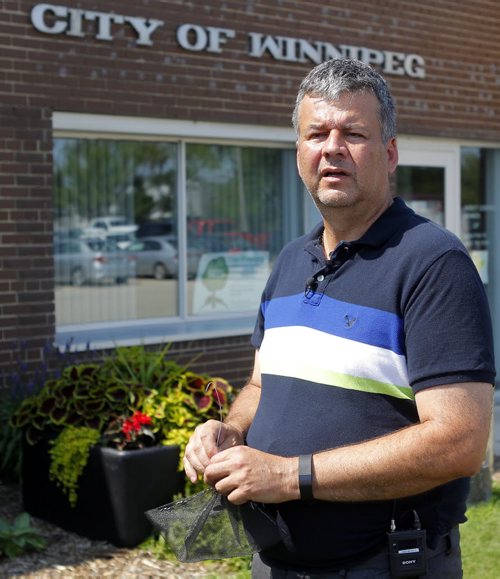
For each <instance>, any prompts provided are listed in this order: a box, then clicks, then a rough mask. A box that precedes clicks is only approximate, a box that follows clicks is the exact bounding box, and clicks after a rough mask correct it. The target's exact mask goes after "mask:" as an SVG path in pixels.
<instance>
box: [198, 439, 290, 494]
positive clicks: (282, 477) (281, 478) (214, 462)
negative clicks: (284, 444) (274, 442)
mask: <svg viewBox="0 0 500 579" xmlns="http://www.w3.org/2000/svg"><path fill="white" fill-rule="evenodd" d="M205 482H206V483H208V484H210V485H213V486H215V489H216V490H217V491H218V492H220V493H221V494H223V495H226V496H227V498H228V499H229V501H230V502H231V503H233V504H235V505H241V504H243V503H246V502H247V501H256V502H261V503H281V502H284V501H291V500H294V499H298V498H299V495H300V493H299V486H298V458H297V457H292V458H286V457H282V456H275V455H273V454H268V453H265V452H261V451H260V450H256V449H254V448H249V447H248V446H237V447H234V448H229V449H227V450H223V451H222V452H219V453H217V454H216V455H214V456H213V457H212V459H211V460H210V464H209V465H208V466H207V467H206V469H205Z"/></svg>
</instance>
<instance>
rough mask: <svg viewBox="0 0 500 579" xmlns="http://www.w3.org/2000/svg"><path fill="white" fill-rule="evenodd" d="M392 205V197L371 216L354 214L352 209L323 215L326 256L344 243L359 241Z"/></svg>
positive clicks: (341, 209) (323, 238)
mask: <svg viewBox="0 0 500 579" xmlns="http://www.w3.org/2000/svg"><path fill="white" fill-rule="evenodd" d="M392 203H393V199H392V197H390V198H389V199H387V202H386V203H384V204H381V205H380V206H379V207H377V208H376V209H375V210H374V211H372V212H371V213H369V214H366V213H363V214H362V215H358V214H356V213H353V211H352V208H347V207H346V208H335V209H332V211H331V215H327V216H325V215H323V224H324V230H323V233H322V244H323V249H324V252H325V255H326V256H327V257H328V256H329V255H330V253H331V252H332V251H333V250H334V249H335V248H336V247H337V245H338V244H339V243H341V242H342V241H355V240H356V239H359V238H360V237H361V236H362V235H363V234H364V233H366V232H367V231H368V229H370V227H371V226H372V225H373V224H374V223H375V221H377V219H378V218H379V217H380V216H381V215H382V214H383V213H385V211H387V209H388V208H389V207H390V206H391V205H392Z"/></svg>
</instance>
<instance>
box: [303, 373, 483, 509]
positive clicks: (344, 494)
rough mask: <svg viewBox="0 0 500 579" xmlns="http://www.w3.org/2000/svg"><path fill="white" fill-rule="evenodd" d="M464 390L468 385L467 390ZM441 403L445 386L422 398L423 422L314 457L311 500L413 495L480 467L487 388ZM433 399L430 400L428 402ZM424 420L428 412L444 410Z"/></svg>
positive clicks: (479, 387) (480, 386) (476, 388)
mask: <svg viewBox="0 0 500 579" xmlns="http://www.w3.org/2000/svg"><path fill="white" fill-rule="evenodd" d="M466 388H467V387H466ZM456 390H458V391H457V392H456V393H454V394H453V397H452V402H453V405H451V404H450V402H449V401H448V400H446V387H444V388H440V389H437V390H435V391H434V393H431V392H429V393H428V394H427V393H426V394H425V395H424V396H426V397H428V398H429V402H428V403H427V405H426V406H425V407H424V409H423V410H422V414H423V416H422V422H421V423H419V424H415V425H413V426H409V427H408V428H405V429H403V430H400V431H397V432H394V433H392V434H389V435H387V436H383V437H381V438H378V439H374V440H370V441H366V442H363V443H360V444H356V445H352V446H346V447H342V448H337V449H335V450H331V451H326V452H323V453H321V452H320V453H318V454H316V455H315V456H314V479H313V480H314V496H315V497H316V498H317V499H322V500H329V501H365V500H384V499H395V498H401V497H405V496H410V495H415V494H418V493H421V492H425V491H427V490H430V489H432V488H434V487H436V486H439V485H441V484H444V483H445V482H448V481H450V480H453V479H456V478H459V477H463V476H470V475H472V474H474V473H475V472H477V471H478V469H479V468H480V466H481V463H482V460H483V457H484V451H485V448H486V444H487V440H488V432H489V423H490V418H491V404H490V400H491V392H490V391H491V390H492V389H491V386H489V385H487V384H475V385H470V388H469V390H468V391H467V390H464V391H463V393H462V394H463V395H462V396H461V395H460V394H461V393H460V388H456ZM431 395H432V398H431ZM446 406H449V410H447V411H445V412H442V413H440V412H435V414H437V416H435V417H433V418H431V419H427V417H426V414H427V410H428V408H436V407H437V408H446Z"/></svg>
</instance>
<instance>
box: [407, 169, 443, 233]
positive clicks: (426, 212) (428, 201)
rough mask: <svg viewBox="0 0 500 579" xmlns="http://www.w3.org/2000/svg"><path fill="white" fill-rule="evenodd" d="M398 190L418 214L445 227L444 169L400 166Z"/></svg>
mask: <svg viewBox="0 0 500 579" xmlns="http://www.w3.org/2000/svg"><path fill="white" fill-rule="evenodd" d="M396 190H397V194H398V195H399V196H401V197H402V198H403V199H404V200H405V202H406V203H407V204H408V205H409V206H410V207H411V208H412V209H413V210H414V211H415V212H416V213H418V214H420V215H423V216H424V217H427V218H429V219H432V221H434V222H435V223H439V224H440V225H444V168H443V167H419V166H407V165H400V166H399V167H398V169H397V173H396Z"/></svg>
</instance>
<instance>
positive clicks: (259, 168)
mask: <svg viewBox="0 0 500 579" xmlns="http://www.w3.org/2000/svg"><path fill="white" fill-rule="evenodd" d="M290 154H293V153H292V152H291V151H283V150H280V149H260V148H254V147H230V146H221V145H205V144H191V145H188V146H187V150H186V165H187V231H188V238H187V245H188V250H190V251H192V252H196V251H197V252H198V253H199V262H198V270H197V276H196V282H195V284H194V286H193V287H192V288H191V291H190V295H189V313H190V314H195V315H203V314H211V313H215V312H217V313H231V312H256V311H257V308H258V304H259V298H260V294H261V292H262V289H263V287H264V284H265V282H266V279H267V277H268V275H269V270H270V265H271V260H272V259H273V257H274V256H275V255H276V254H277V252H278V251H279V250H280V249H281V247H282V245H283V242H284V227H283V220H284V218H285V212H284V210H283V208H284V205H285V203H284V201H283V197H284V195H286V194H289V192H288V191H286V189H285V188H284V186H283V173H284V168H285V166H286V165H285V163H286V161H285V159H286V157H288V156H290Z"/></svg>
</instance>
